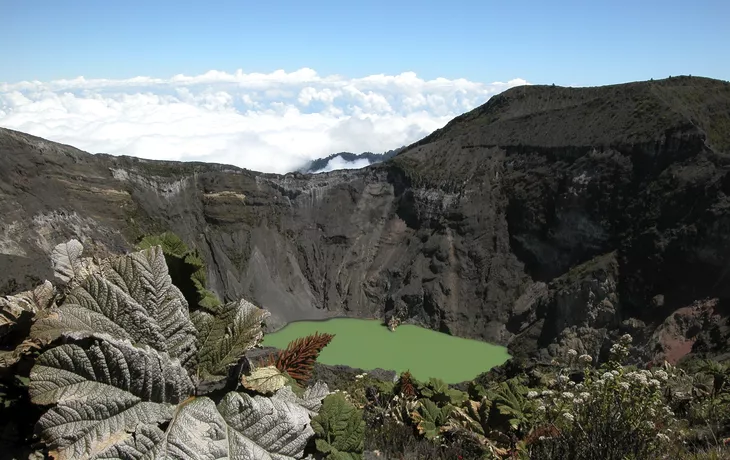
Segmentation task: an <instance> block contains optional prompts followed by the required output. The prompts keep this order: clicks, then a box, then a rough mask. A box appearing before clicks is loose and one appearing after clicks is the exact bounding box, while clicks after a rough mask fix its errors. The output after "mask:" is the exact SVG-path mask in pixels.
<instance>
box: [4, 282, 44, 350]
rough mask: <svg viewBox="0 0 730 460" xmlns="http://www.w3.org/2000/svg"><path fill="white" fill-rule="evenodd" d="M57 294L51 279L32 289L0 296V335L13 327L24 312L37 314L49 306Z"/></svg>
mask: <svg viewBox="0 0 730 460" xmlns="http://www.w3.org/2000/svg"><path fill="white" fill-rule="evenodd" d="M55 295H56V290H55V289H54V287H53V285H52V284H51V282H50V281H45V282H43V284H41V285H39V286H37V287H36V288H35V289H33V290H31V291H25V292H21V293H20V294H15V295H12V296H7V297H0V337H2V336H4V335H6V334H7V333H8V332H9V331H10V330H12V329H13V327H14V326H15V324H16V322H17V321H18V319H19V318H20V316H21V315H22V314H23V313H26V312H27V313H30V314H35V313H37V312H38V311H39V310H43V309H45V308H48V307H49V306H50V305H51V304H52V303H53V300H54V298H55Z"/></svg>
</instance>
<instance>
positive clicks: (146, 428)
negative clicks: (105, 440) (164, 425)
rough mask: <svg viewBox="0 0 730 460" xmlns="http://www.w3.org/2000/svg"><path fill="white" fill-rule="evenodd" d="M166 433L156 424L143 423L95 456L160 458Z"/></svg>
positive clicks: (129, 459)
mask: <svg viewBox="0 0 730 460" xmlns="http://www.w3.org/2000/svg"><path fill="white" fill-rule="evenodd" d="M164 436H165V433H164V432H163V431H162V430H161V429H159V428H158V427H157V426H155V425H141V426H140V427H139V428H138V429H137V431H136V432H135V433H134V435H132V434H131V433H128V435H127V436H126V437H125V438H124V439H123V440H121V442H117V443H116V444H112V445H110V446H108V447H107V448H106V449H103V450H101V451H100V452H99V453H98V454H97V455H96V456H95V457H94V458H95V459H97V460H152V459H155V458H158V456H157V450H159V447H160V444H161V443H162V439H163V438H164Z"/></svg>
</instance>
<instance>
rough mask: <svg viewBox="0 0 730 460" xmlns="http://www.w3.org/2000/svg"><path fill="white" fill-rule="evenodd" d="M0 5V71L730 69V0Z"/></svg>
mask: <svg viewBox="0 0 730 460" xmlns="http://www.w3.org/2000/svg"><path fill="white" fill-rule="evenodd" d="M0 11H2V12H3V21H2V27H1V28H0V49H2V50H3V61H4V63H5V64H4V65H3V66H0V82H17V81H21V80H32V79H37V80H41V81H48V80H55V79H59V78H72V77H76V76H80V75H83V76H85V77H92V78H93V77H95V78H128V77H134V76H139V75H147V76H156V77H169V76H172V75H175V74H179V73H184V74H188V75H190V74H200V73H203V72H206V71H208V70H211V69H216V70H222V71H227V72H233V71H235V70H236V69H243V70H244V71H246V72H271V71H274V70H276V69H284V70H287V71H294V70H296V69H299V68H303V67H309V68H312V69H315V70H316V71H317V72H319V73H320V74H323V75H329V74H340V75H346V76H349V77H361V76H366V75H371V74H380V73H384V74H389V75H394V74H398V73H401V72H404V71H413V72H416V73H417V74H418V76H420V77H422V78H426V79H432V78H435V77H445V78H466V79H469V80H473V81H483V82H488V81H507V80H509V79H512V78H517V77H519V78H524V79H526V80H528V81H530V82H533V83H556V84H562V85H597V84H607V83H618V82H624V81H631V80H641V79H648V78H652V77H653V78H663V77H666V76H669V75H670V74H673V75H676V74H693V75H702V76H709V77H714V78H721V79H730V26H728V24H730V2H729V1H727V0H717V1H711V0H699V1H695V2H687V1H686V0H683V1H681V2H680V1H673V0H663V1H655V0H634V1H624V0H613V1H599V0H595V1H561V2H558V1H545V0H539V1H513V2H508V1H500V2H493V1H486V0H481V1H449V2H445V1H443V2H427V1H426V2H424V1H410V0H405V1H397V0H390V1H381V0H370V1H367V2H354V3H353V2H344V1H341V0H339V1H316V0H309V1H255V2H253V1H243V0H238V1H217V2H215V1H196V2H191V1H183V0H175V1H167V0H162V1H153V0H147V1H138V0H127V1H109V2H107V1H100V0H74V1H62V0H37V1H17V0H0Z"/></svg>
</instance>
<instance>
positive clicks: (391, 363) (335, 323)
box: [263, 318, 510, 383]
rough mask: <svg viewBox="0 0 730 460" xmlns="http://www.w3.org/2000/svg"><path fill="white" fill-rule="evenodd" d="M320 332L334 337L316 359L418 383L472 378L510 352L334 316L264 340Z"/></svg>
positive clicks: (281, 342)
mask: <svg viewBox="0 0 730 460" xmlns="http://www.w3.org/2000/svg"><path fill="white" fill-rule="evenodd" d="M315 332H320V333H322V332H326V333H329V334H335V338H334V339H332V342H330V344H329V345H327V346H326V347H325V348H324V350H322V353H321V354H320V355H319V358H318V359H317V361H319V362H321V363H324V364H330V365H336V364H344V365H347V366H351V367H357V368H360V369H365V370H368V369H376V368H381V369H388V370H394V371H396V372H398V373H401V372H403V371H406V370H409V371H410V372H411V374H413V376H414V377H415V378H417V379H418V380H421V381H423V380H428V379H429V378H430V377H436V378H440V379H442V380H444V381H445V382H446V383H458V382H463V381H465V380H471V379H473V378H474V377H476V376H477V375H479V374H480V373H482V372H486V371H488V370H489V369H491V368H492V367H494V366H497V365H500V364H502V363H504V362H505V361H507V359H509V357H510V356H509V354H508V353H507V349H506V348H504V347H501V346H498V345H492V344H489V343H486V342H480V341H478V340H469V339H463V338H460V337H454V336H452V335H448V334H444V333H441V332H436V331H432V330H430V329H425V328H422V327H419V326H414V325H410V324H403V325H401V326H398V328H397V329H396V330H395V332H391V331H390V330H388V328H387V327H385V326H384V325H382V323H381V322H380V321H377V320H369V319H356V318H334V319H329V320H326V321H297V322H293V323H289V324H288V325H286V326H285V327H284V328H282V329H280V330H279V331H276V332H274V333H271V334H266V335H265V336H264V341H263V345H264V346H270V347H276V348H286V346H287V344H288V343H289V342H291V341H292V340H294V339H297V338H299V337H305V336H307V335H310V334H314V333H315Z"/></svg>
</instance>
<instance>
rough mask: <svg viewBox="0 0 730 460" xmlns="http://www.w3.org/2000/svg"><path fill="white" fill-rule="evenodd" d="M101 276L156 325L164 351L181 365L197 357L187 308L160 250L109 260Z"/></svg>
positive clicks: (154, 248)
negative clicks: (126, 294) (110, 282)
mask: <svg viewBox="0 0 730 460" xmlns="http://www.w3.org/2000/svg"><path fill="white" fill-rule="evenodd" d="M109 267H110V269H107V270H105V271H104V276H105V277H107V279H111V280H112V281H114V282H115V284H117V285H118V286H120V287H122V288H123V289H124V290H125V292H126V293H128V294H129V295H130V296H131V297H132V298H134V299H135V300H136V301H137V302H139V304H140V305H142V307H143V308H144V309H145V311H146V312H147V314H148V315H149V316H151V317H152V318H153V319H154V320H155V322H156V323H157V325H159V327H160V330H161V333H162V335H163V337H165V343H166V346H167V351H168V352H169V353H170V354H171V355H173V356H177V357H179V358H180V360H181V361H182V362H183V363H187V362H188V361H190V360H191V359H194V357H195V356H196V353H197V346H196V337H195V336H196V333H197V331H196V330H195V327H194V326H193V323H192V322H191V321H190V318H189V316H188V304H187V301H186V300H185V297H184V296H183V295H182V293H181V292H180V290H179V289H178V288H177V287H176V286H175V285H173V284H172V279H171V278H170V275H169V273H168V270H167V263H166V262H165V254H164V253H163V251H162V248H161V247H159V246H155V247H152V248H149V249H146V250H143V251H140V252H135V253H132V254H129V255H128V256H125V257H119V258H116V259H113V260H112V261H111V263H110V265H109Z"/></svg>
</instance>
